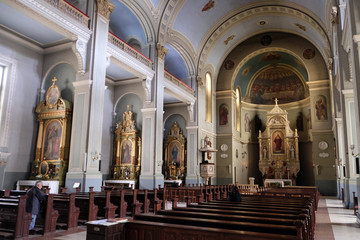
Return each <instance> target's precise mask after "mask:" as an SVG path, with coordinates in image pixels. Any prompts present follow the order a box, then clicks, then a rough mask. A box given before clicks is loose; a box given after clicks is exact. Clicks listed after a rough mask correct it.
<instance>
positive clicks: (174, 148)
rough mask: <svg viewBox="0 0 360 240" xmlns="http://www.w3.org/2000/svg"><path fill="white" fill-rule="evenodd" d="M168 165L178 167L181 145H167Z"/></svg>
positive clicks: (177, 143)
mask: <svg viewBox="0 0 360 240" xmlns="http://www.w3.org/2000/svg"><path fill="white" fill-rule="evenodd" d="M168 149H169V150H168V151H169V165H174V166H176V167H180V162H181V150H182V148H181V144H180V142H178V141H173V142H172V143H170V144H169V148H168Z"/></svg>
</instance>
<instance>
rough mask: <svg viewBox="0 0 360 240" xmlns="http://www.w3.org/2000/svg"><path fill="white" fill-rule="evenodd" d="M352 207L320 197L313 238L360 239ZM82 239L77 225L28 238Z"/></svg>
mask: <svg viewBox="0 0 360 240" xmlns="http://www.w3.org/2000/svg"><path fill="white" fill-rule="evenodd" d="M353 213H354V211H353V210H352V209H344V208H343V207H342V203H341V200H338V199H336V198H333V197H322V198H321V199H320V201H319V207H318V211H317V213H316V225H315V240H357V239H360V225H359V224H358V223H356V217H355V215H354V214H353ZM50 239H56V240H82V239H86V228H85V227H84V226H82V227H79V228H78V230H76V231H75V232H73V233H68V234H67V233H66V232H65V231H57V233H56V234H55V235H54V236H53V237H52V238H49V237H47V238H45V237H42V236H40V235H32V236H30V240H50Z"/></svg>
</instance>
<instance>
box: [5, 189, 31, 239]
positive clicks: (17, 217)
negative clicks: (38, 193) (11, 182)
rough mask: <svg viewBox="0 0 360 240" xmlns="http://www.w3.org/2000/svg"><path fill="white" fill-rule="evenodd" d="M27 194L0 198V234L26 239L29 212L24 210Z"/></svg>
mask: <svg viewBox="0 0 360 240" xmlns="http://www.w3.org/2000/svg"><path fill="white" fill-rule="evenodd" d="M26 199H27V196H24V195H23V196H19V197H13V198H0V236H1V237H4V238H8V237H12V238H13V239H26V238H28V236H29V226H30V222H31V220H32V215H31V213H28V212H26Z"/></svg>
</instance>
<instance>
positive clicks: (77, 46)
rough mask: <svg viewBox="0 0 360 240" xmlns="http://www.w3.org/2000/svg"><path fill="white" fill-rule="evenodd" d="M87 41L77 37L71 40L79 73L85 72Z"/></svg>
mask: <svg viewBox="0 0 360 240" xmlns="http://www.w3.org/2000/svg"><path fill="white" fill-rule="evenodd" d="M87 43H88V42H87V41H86V40H85V39H82V38H81V37H79V38H78V39H77V40H76V41H74V42H73V45H72V50H73V52H74V53H75V56H76V57H77V59H78V71H79V73H80V74H84V73H85V67H86V54H87Z"/></svg>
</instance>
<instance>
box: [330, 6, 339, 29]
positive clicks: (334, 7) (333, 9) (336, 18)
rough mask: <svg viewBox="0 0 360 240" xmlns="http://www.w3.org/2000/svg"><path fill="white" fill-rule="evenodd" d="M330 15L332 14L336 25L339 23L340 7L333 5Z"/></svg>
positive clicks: (331, 20)
mask: <svg viewBox="0 0 360 240" xmlns="http://www.w3.org/2000/svg"><path fill="white" fill-rule="evenodd" d="M330 15H331V18H330V22H331V24H333V25H334V24H336V23H338V8H337V6H332V7H331V13H330Z"/></svg>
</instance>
